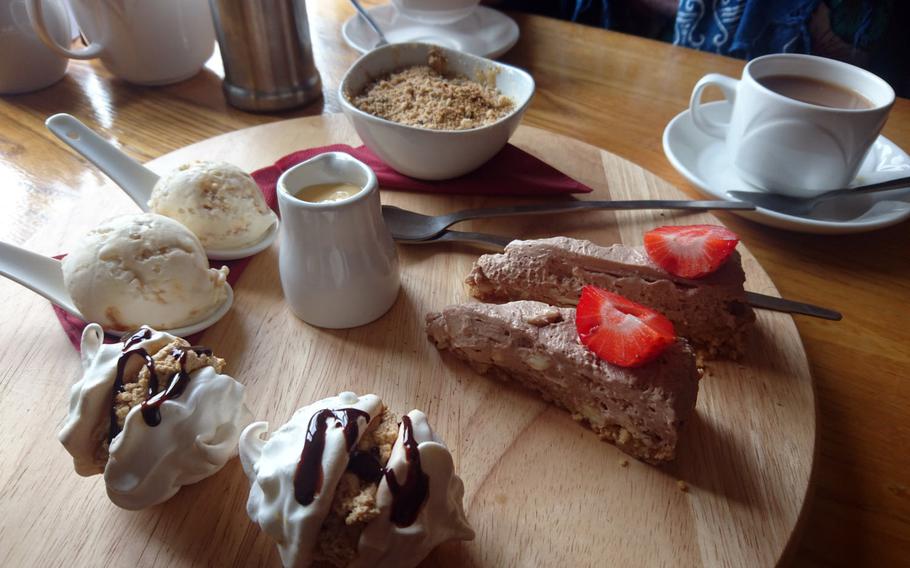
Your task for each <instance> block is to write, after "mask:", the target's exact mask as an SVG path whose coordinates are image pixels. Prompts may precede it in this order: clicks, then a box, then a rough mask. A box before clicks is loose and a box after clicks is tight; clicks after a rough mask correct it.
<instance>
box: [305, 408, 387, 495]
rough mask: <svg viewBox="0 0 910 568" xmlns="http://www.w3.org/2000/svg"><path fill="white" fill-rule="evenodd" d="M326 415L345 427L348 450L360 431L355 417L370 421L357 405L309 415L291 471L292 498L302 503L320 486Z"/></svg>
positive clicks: (368, 416)
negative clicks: (295, 468) (295, 461)
mask: <svg viewBox="0 0 910 568" xmlns="http://www.w3.org/2000/svg"><path fill="white" fill-rule="evenodd" d="M329 418H334V419H335V420H336V423H335V427H336V428H339V427H340V428H343V429H344V440H345V443H346V444H347V449H348V451H349V452H350V451H351V449H352V448H353V447H354V444H356V443H357V438H358V436H359V434H360V426H359V425H358V424H357V420H358V419H359V418H363V419H365V420H366V421H367V423H369V421H370V415H369V414H368V413H366V412H364V411H363V410H360V409H358V408H340V409H337V410H330V409H324V410H320V411H319V412H317V413H316V414H314V415H313V417H312V418H310V424H309V426H308V427H307V434H306V440H305V441H304V443H303V450H302V451H301V452H300V461H299V462H297V471H296V472H295V473H294V498H295V499H297V502H298V503H300V504H301V505H303V506H304V507H306V506H307V505H309V504H310V503H312V502H313V500H314V499H315V498H316V494H318V493H319V492H320V491H321V490H322V481H323V474H322V454H323V452H325V434H326V431H327V430H328V427H329Z"/></svg>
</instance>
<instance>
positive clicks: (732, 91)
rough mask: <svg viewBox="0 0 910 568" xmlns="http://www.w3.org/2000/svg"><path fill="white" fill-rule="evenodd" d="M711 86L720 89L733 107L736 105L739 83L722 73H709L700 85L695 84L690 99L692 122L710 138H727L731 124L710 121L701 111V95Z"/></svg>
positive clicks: (699, 81) (700, 81)
mask: <svg viewBox="0 0 910 568" xmlns="http://www.w3.org/2000/svg"><path fill="white" fill-rule="evenodd" d="M710 85H715V86H717V87H719V88H720V90H721V92H723V94H724V98H726V99H727V101H728V102H729V103H730V104H731V105H733V104H735V103H736V86H737V85H739V81H737V80H736V79H733V78H731V77H727V76H726V75H721V74H720V73H708V74H707V75H705V76H704V77H702V78H701V79H699V80H698V83H695V88H694V89H692V97H691V98H690V99H689V113H690V114H691V115H692V122H693V123H694V124H695V126H696V127H698V129H699V130H701V131H702V132H704V133H705V134H708V135H710V136H714V137H716V138H726V136H727V127H728V126H730V123H729V122H718V121H715V120H710V119H708V118H707V117H706V116H705V115H704V114H702V111H701V94H702V92H703V91H704V90H705V88H706V87H708V86H710Z"/></svg>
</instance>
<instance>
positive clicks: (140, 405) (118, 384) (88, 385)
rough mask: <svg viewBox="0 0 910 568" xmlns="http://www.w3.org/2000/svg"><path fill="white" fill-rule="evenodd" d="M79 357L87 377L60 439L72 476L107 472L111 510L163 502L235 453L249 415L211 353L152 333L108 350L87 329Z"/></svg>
mask: <svg viewBox="0 0 910 568" xmlns="http://www.w3.org/2000/svg"><path fill="white" fill-rule="evenodd" d="M81 351H82V365H83V368H84V373H83V376H82V378H81V379H80V380H79V381H78V382H76V384H75V385H73V387H72V389H71V390H70V408H69V414H68V416H67V419H66V421H65V423H64V425H63V428H62V429H61V430H60V433H59V434H58V438H59V440H60V442H61V443H62V444H63V446H64V447H65V448H66V450H67V451H68V452H69V453H70V454H71V455H72V456H73V464H74V467H75V470H76V473H78V474H79V475H83V476H91V475H96V474H99V473H101V474H104V483H105V485H106V487H107V494H108V496H109V497H110V499H111V501H113V502H114V504H115V505H117V506H119V507H122V508H124V509H132V510H135V509H144V508H146V507H151V506H152V505H156V504H158V503H162V502H164V501H167V500H168V499H170V498H171V497H172V496H173V495H174V494H175V493H177V491H179V490H180V488H181V487H182V486H184V485H190V484H192V483H196V482H198V481H201V480H203V479H205V478H206V477H208V476H210V475H213V474H214V473H216V472H217V471H218V470H220V469H221V468H222V467H223V466H224V465H225V464H226V463H227V461H228V460H230V459H231V458H232V457H234V456H236V455H237V441H238V439H239V437H240V432H241V430H242V429H243V427H244V426H246V425H247V424H249V423H250V422H251V421H252V415H251V414H250V411H249V410H248V409H247V407H246V405H245V404H244V387H243V385H241V384H240V383H238V382H237V381H235V380H234V379H233V378H231V377H230V376H228V375H225V374H222V373H221V371H222V370H223V368H224V360H223V359H220V358H218V357H215V356H214V355H212V352H211V351H210V350H208V349H206V348H204V347H194V346H191V345H190V344H189V343H188V342H186V341H185V340H183V339H181V338H179V337H175V336H173V335H171V334H169V333H164V332H160V331H155V330H153V329H151V328H149V327H143V328H141V329H140V330H138V331H137V332H136V333H134V334H132V335H130V336H125V337H124V339H123V341H121V342H120V343H113V344H108V345H106V344H104V332H103V330H102V328H101V326H99V325H98V324H89V325H88V326H86V328H85V330H84V331H83V333H82V346H81Z"/></svg>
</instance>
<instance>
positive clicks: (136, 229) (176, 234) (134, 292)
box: [63, 213, 228, 331]
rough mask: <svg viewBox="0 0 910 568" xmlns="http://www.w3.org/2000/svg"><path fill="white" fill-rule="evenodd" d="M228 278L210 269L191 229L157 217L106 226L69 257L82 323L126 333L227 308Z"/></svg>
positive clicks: (66, 272)
mask: <svg viewBox="0 0 910 568" xmlns="http://www.w3.org/2000/svg"><path fill="white" fill-rule="evenodd" d="M227 274H228V269H227V267H221V269H220V270H215V269H212V268H209V264H208V259H207V258H206V256H205V251H204V250H203V248H202V244H201V243H200V242H199V239H197V238H196V236H195V235H193V233H191V232H190V231H189V230H188V229H187V228H186V227H184V226H183V225H181V224H180V223H178V222H177V221H174V220H173V219H169V218H167V217H163V216H161V215H156V214H153V213H142V214H138V215H123V216H120V217H114V218H111V219H108V220H107V221H104V222H103V223H101V224H100V225H99V226H98V227H96V228H95V229H93V230H91V231H89V232H88V234H86V235H85V236H84V237H83V238H82V239H81V240H80V241H79V242H78V243H77V244H76V246H75V247H74V248H73V250H72V251H71V252H70V253H69V254H68V255H67V256H66V257H65V258H64V259H63V282H64V284H65V285H66V288H67V290H68V291H69V293H70V296H71V297H72V298H73V302H74V303H75V304H76V307H77V308H79V311H80V312H82V315H83V317H84V318H85V319H86V320H87V321H91V322H97V323H100V324H101V325H103V326H104V327H106V328H108V329H115V330H120V331H125V330H129V329H135V328H137V327H139V326H140V325H149V326H151V327H158V328H165V329H173V328H176V327H181V326H183V325H188V324H191V323H194V322H197V321H199V320H201V319H203V318H205V317H206V316H208V315H209V314H211V313H212V312H213V311H214V310H215V309H216V308H217V307H218V306H220V305H221V304H222V302H224V300H225V298H226V296H227V282H226V278H227Z"/></svg>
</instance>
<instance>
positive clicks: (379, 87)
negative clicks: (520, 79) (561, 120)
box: [347, 49, 515, 130]
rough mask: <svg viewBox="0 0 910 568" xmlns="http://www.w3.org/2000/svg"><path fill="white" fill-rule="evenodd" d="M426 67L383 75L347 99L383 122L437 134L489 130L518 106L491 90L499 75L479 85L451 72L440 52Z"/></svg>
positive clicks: (486, 76)
mask: <svg viewBox="0 0 910 568" xmlns="http://www.w3.org/2000/svg"><path fill="white" fill-rule="evenodd" d="M427 63H428V64H427V65H415V66H413V67H407V68H405V69H402V70H400V71H396V72H394V73H390V74H388V75H385V76H383V77H380V78H379V79H377V80H375V81H373V82H372V83H370V84H369V85H367V87H366V88H365V89H364V90H363V92H361V93H360V94H357V95H354V96H352V95H350V94H348V95H347V96H348V99H349V100H350V102H351V104H353V105H354V106H355V107H357V108H358V109H360V110H362V111H364V112H366V113H369V114H372V115H374V116H378V117H379V118H384V119H386V120H391V121H393V122H398V123H400V124H405V125H408V126H418V127H422V128H430V129H433V130H467V129H471V128H478V127H481V126H486V125H488V124H492V123H494V122H496V121H497V120H499V119H500V118H502V117H503V116H505V115H506V114H508V113H509V112H510V111H511V110H512V109H513V108H514V107H515V103H514V102H513V101H512V99H510V98H509V97H507V96H505V95H503V94H502V93H500V92H499V90H498V89H497V88H496V87H495V86H491V85H495V75H493V76H491V74H490V73H484V74H482V76H481V77H479V78H478V79H479V80H478V81H474V80H471V79H469V78H467V77H464V76H460V75H453V74H448V73H446V65H447V62H446V59H445V56H444V55H443V54H442V53H441V52H440V51H439V50H437V49H431V50H430V53H429V55H428V61H427ZM491 78H492V81H491ZM480 81H482V82H480Z"/></svg>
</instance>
